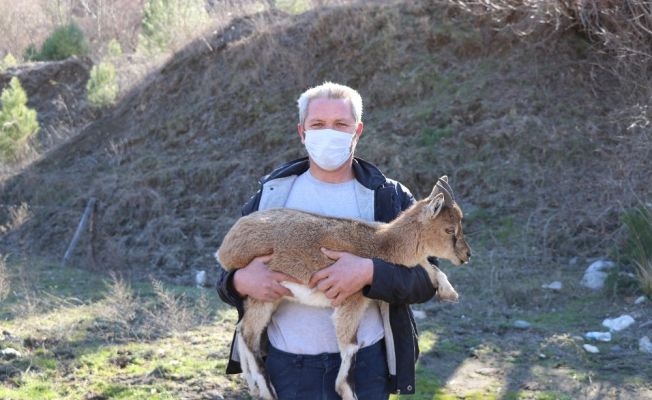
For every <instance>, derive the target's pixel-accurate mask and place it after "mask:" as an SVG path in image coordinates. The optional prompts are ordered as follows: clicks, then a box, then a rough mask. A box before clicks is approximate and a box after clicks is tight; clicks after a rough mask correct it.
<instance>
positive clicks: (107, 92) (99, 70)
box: [86, 63, 118, 108]
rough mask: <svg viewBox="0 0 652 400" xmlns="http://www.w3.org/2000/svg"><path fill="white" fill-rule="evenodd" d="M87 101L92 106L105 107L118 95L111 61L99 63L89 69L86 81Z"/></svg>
mask: <svg viewBox="0 0 652 400" xmlns="http://www.w3.org/2000/svg"><path fill="white" fill-rule="evenodd" d="M86 92H87V94H86V95H87V98H88V101H89V102H90V103H91V105H92V106H93V107H98V108H100V107H106V106H109V105H111V104H113V103H114V102H115V99H116V97H117V96H118V83H117V81H116V73H115V67H114V66H113V64H111V63H99V64H98V65H95V66H93V68H92V69H91V76H90V78H89V79H88V83H86Z"/></svg>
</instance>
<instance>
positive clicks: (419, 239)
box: [215, 176, 471, 400]
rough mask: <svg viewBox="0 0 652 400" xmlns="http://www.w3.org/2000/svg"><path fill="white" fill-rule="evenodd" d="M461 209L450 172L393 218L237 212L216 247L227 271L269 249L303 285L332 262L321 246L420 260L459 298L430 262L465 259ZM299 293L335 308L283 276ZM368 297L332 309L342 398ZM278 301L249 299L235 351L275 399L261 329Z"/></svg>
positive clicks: (445, 295) (443, 294)
mask: <svg viewBox="0 0 652 400" xmlns="http://www.w3.org/2000/svg"><path fill="white" fill-rule="evenodd" d="M461 221H462V210H461V209H460V208H459V206H458V205H457V204H456V203H455V201H454V198H453V194H452V190H451V188H450V186H449V185H448V178H447V177H446V176H443V177H442V178H439V181H438V182H437V184H436V185H435V187H434V188H433V190H432V193H431V194H430V196H428V197H427V198H426V199H423V200H420V201H418V202H416V203H415V204H414V205H412V207H410V208H409V209H407V210H405V211H404V212H403V213H401V214H400V215H399V216H398V217H397V218H396V219H395V220H394V221H392V222H390V223H388V224H386V223H378V222H365V221H359V220H352V219H344V218H331V217H324V216H319V215H316V214H311V213H306V212H302V211H297V210H291V209H270V210H265V211H259V212H255V213H252V214H250V215H248V216H245V217H242V218H240V219H239V220H238V221H237V222H236V224H235V225H234V226H233V227H232V228H231V230H230V231H229V232H228V233H227V234H226V236H225V238H224V240H223V241H222V245H221V246H220V248H219V250H218V251H217V252H216V253H215V256H216V258H217V259H218V261H219V262H220V264H221V265H222V266H223V268H225V269H226V270H233V269H237V268H242V267H245V266H246V265H248V264H249V262H250V261H251V260H253V259H254V258H255V257H257V256H262V255H267V254H272V258H271V260H270V261H269V263H268V266H269V268H270V269H271V270H274V271H281V272H284V273H286V274H288V275H291V276H293V277H295V278H297V279H299V280H300V281H302V282H305V283H306V284H307V283H308V281H309V280H310V276H311V275H312V273H314V272H315V271H318V270H320V269H322V268H325V267H327V266H329V265H331V264H333V262H334V261H333V260H331V259H329V258H328V257H326V256H325V255H324V254H323V253H322V252H321V251H320V248H322V247H324V248H327V249H331V250H336V251H346V252H349V253H352V254H355V255H358V256H360V257H367V258H372V257H375V258H380V259H382V260H384V261H386V262H389V263H393V264H399V265H404V266H407V267H412V266H416V265H420V266H421V267H423V268H424V269H425V270H426V271H427V273H428V276H429V277H430V280H431V282H432V284H433V286H434V287H435V288H438V290H437V296H438V297H439V298H440V299H444V300H451V301H456V300H457V293H456V292H455V289H453V287H452V286H451V284H450V283H449V282H448V279H447V278H446V275H445V274H444V273H443V272H441V271H440V270H439V269H437V268H436V267H434V266H431V265H430V263H429V262H428V261H427V258H428V257H431V256H434V257H440V258H444V259H448V260H450V261H451V262H452V263H454V264H455V265H460V264H462V263H465V262H468V260H469V258H470V257H471V249H470V248H469V246H468V245H467V244H466V242H465V241H464V235H463V233H462V225H461ZM282 284H283V285H284V286H286V287H287V288H289V289H290V290H291V291H292V293H293V295H294V297H291V298H288V297H285V299H288V300H293V301H299V302H301V303H305V304H309V305H313V306H318V307H330V306H331V303H330V300H329V299H328V298H327V297H326V296H325V295H324V294H323V293H322V292H320V291H318V290H317V289H312V290H311V289H308V288H307V287H306V286H304V285H299V284H296V283H291V282H282ZM371 301H374V300H371V299H369V298H367V297H365V296H363V295H362V292H358V293H355V294H353V295H352V296H350V297H349V298H347V299H346V300H345V302H344V303H343V304H342V305H341V306H339V307H336V308H335V311H334V312H333V315H332V319H333V324H334V326H335V333H336V335H337V341H338V347H339V349H340V353H341V356H342V362H341V364H340V369H339V372H338V375H337V379H336V383H335V389H336V391H337V393H338V394H339V395H340V396H342V398H343V399H344V400H355V399H356V396H355V393H354V392H353V390H352V388H351V386H349V384H348V382H347V376H348V374H349V370H350V368H351V363H352V359H353V356H354V355H355V353H356V352H357V350H358V348H359V346H358V345H357V343H356V335H357V330H358V325H359V324H360V319H361V317H362V315H363V313H364V310H365V309H366V308H367V306H368V305H369V304H370V303H371ZM279 304H280V300H279V301H276V302H263V301H258V300H255V299H252V298H247V299H246V300H245V303H244V307H245V314H244V316H243V318H242V320H241V322H240V323H239V324H238V326H237V332H238V333H237V338H236V341H237V350H238V353H239V355H240V363H241V366H242V370H243V374H244V376H245V379H246V381H247V384H248V385H249V389H250V391H251V394H252V395H253V396H257V395H258V394H260V396H261V397H262V398H264V399H266V400H267V399H275V398H276V393H275V391H274V388H273V386H272V385H271V383H270V382H269V378H268V376H267V372H266V371H265V365H264V362H263V359H262V355H261V348H260V343H261V335H262V334H263V332H264V330H265V328H266V327H267V325H268V324H269V322H270V320H271V317H272V314H273V313H274V311H275V310H276V309H277V307H278V305H279Z"/></svg>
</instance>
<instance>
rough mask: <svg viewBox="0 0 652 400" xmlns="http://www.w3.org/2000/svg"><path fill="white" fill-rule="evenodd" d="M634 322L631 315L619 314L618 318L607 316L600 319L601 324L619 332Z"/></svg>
mask: <svg viewBox="0 0 652 400" xmlns="http://www.w3.org/2000/svg"><path fill="white" fill-rule="evenodd" d="M634 322H635V320H634V318H632V316H631V315H627V314H625V315H621V316H620V317H618V318H607V319H605V320H604V321H602V326H604V327H605V328H609V330H610V331H611V332H620V331H622V330H623V329H627V328H628V327H629V326H630V325H632V324H633V323H634Z"/></svg>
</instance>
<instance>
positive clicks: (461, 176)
mask: <svg viewBox="0 0 652 400" xmlns="http://www.w3.org/2000/svg"><path fill="white" fill-rule="evenodd" d="M383 3H384V2H383ZM432 3H433V2H431V1H425V0H424V1H415V2H409V4H379V3H374V4H361V5H344V6H340V7H330V8H327V7H324V8H320V9H317V10H313V11H309V12H307V13H303V14H300V15H288V14H284V13H281V12H273V13H265V14H260V15H256V16H250V17H245V18H241V19H237V20H234V21H233V22H232V24H231V25H230V26H227V27H226V28H225V29H224V30H219V31H217V32H215V33H214V34H213V35H212V36H210V37H207V38H206V40H198V41H197V42H196V43H193V44H191V45H189V46H188V47H186V48H185V49H183V50H182V51H180V52H178V53H177V54H175V55H174V56H173V57H172V58H171V59H170V61H169V62H168V63H167V64H165V65H163V66H162V67H161V68H159V69H157V70H155V71H154V72H152V73H151V74H150V75H149V76H147V78H146V79H144V80H143V81H142V82H140V83H139V84H138V85H135V86H134V89H133V90H132V91H131V92H130V93H129V94H128V95H127V96H125V97H124V99H123V100H122V101H121V102H120V103H119V104H118V105H117V106H116V107H115V108H114V109H112V110H111V111H109V112H107V113H105V114H103V116H102V117H101V118H100V119H97V120H95V121H94V122H93V123H92V124H90V125H89V126H88V127H86V128H85V129H84V130H83V131H82V133H81V134H79V135H77V136H75V137H74V138H72V139H71V140H70V141H68V142H66V143H65V144H63V145H61V146H59V147H57V148H56V149H54V150H52V151H50V152H48V153H46V154H45V155H44V156H43V158H42V159H41V160H39V161H38V162H37V163H34V164H32V165H30V166H29V167H27V168H25V169H24V170H23V171H21V172H20V173H19V174H17V175H15V176H12V177H8V178H5V179H4V180H3V181H1V182H0V226H1V227H0V253H3V254H10V257H9V258H8V261H7V263H8V271H9V272H8V273H7V276H9V278H8V279H9V281H10V282H11V283H12V285H13V289H12V291H11V292H10V294H9V297H7V300H6V301H4V302H3V303H2V305H1V306H0V318H2V319H3V320H4V321H3V325H2V327H3V329H6V330H7V332H9V335H8V334H4V335H5V336H4V338H2V337H0V344H1V345H2V346H1V347H5V346H10V345H11V346H16V347H19V348H20V349H19V350H21V351H22V353H23V356H22V357H21V358H19V359H17V360H14V361H11V362H9V361H5V362H3V363H2V364H0V367H1V368H3V369H0V381H2V384H1V385H0V397H2V396H7V397H11V398H30V396H32V397H34V396H35V395H34V394H33V393H40V394H39V396H41V397H42V398H48V396H49V397H50V398H66V397H67V398H79V396H86V398H89V399H90V398H94V399H104V398H121V397H122V398H142V396H145V395H146V393H149V394H150V396H151V397H152V398H155V397H156V396H159V397H160V398H182V397H183V398H221V397H220V396H223V397H224V398H246V394H245V391H244V390H243V389H242V386H241V382H240V381H239V380H238V378H227V377H224V376H223V375H222V370H223V366H224V362H225V360H224V357H225V354H226V352H227V351H228V344H229V340H230V337H231V336H230V335H231V334H232V328H233V322H234V318H235V315H234V313H233V311H232V310H230V311H227V310H226V309H224V308H222V307H223V306H221V305H218V304H217V300H216V297H215V295H214V294H212V295H210V296H208V298H209V303H210V306H208V307H209V309H211V310H212V313H211V314H209V315H208V317H207V318H205V319H201V318H199V319H198V318H195V317H193V316H192V315H191V316H190V317H189V318H190V319H189V320H188V321H186V322H187V323H188V325H184V329H178V330H176V331H174V330H172V331H170V332H160V331H157V332H154V333H152V332H147V331H146V330H145V331H143V327H144V326H146V322H148V321H150V322H151V321H152V320H151V319H148V316H151V315H152V313H154V311H155V310H160V309H165V304H170V303H169V302H168V303H166V302H165V300H164V299H163V298H162V297H161V295H160V294H157V291H156V289H155V288H154V287H153V285H152V284H151V282H150V280H149V279H146V280H145V281H143V279H142V278H143V277H148V276H149V275H150V274H152V275H155V276H158V277H161V278H163V279H165V280H166V282H169V280H170V279H172V280H175V281H176V283H188V282H190V281H192V280H193V279H194V273H193V271H195V270H201V269H206V270H208V272H209V282H213V279H214V277H213V276H210V274H214V273H215V270H216V269H215V261H214V260H213V257H212V253H213V252H214V251H215V249H216V248H217V247H218V245H219V243H220V241H221V238H222V237H223V235H224V234H225V233H226V231H227V229H228V228H229V227H230V226H231V225H232V223H233V222H234V221H235V220H236V219H237V217H238V216H239V210H240V206H241V205H242V203H243V202H244V201H245V200H246V199H247V198H248V196H249V195H251V194H253V192H254V191H255V190H256V189H257V179H258V178H259V177H260V176H262V175H263V174H265V173H267V172H269V171H270V169H272V168H274V167H275V166H277V165H279V164H281V163H282V162H285V161H287V160H290V159H293V158H296V157H301V156H303V155H304V150H303V148H302V147H301V144H300V141H299V139H298V136H297V134H296V123H297V120H298V117H297V111H296V99H297V97H298V95H299V94H300V93H301V92H302V91H303V90H305V89H306V88H308V87H310V86H312V85H315V84H318V83H321V82H323V81H324V80H333V81H337V82H342V83H345V84H348V85H350V86H353V87H355V88H357V89H359V90H360V92H361V94H362V96H363V99H364V100H365V115H364V121H365V131H364V135H363V137H362V140H361V142H360V145H359V146H358V155H359V156H361V157H363V158H365V159H368V160H370V161H372V162H374V163H376V164H377V165H378V166H379V167H380V168H381V169H382V170H383V171H384V172H385V173H386V174H387V175H388V176H390V177H392V178H395V179H398V180H400V181H402V182H403V183H404V184H406V185H407V186H408V187H409V188H410V189H411V190H412V191H413V192H414V193H415V194H416V195H417V197H419V198H420V197H422V196H424V195H426V194H427V193H429V191H430V190H431V188H432V185H433V183H434V182H435V180H436V178H437V177H439V176H441V175H443V174H447V175H449V177H450V179H451V184H452V187H453V188H454V190H455V192H456V198H457V199H458V200H459V202H460V203H461V206H462V208H463V209H464V212H465V231H466V232H468V234H467V239H468V241H469V243H470V244H471V246H472V247H473V249H474V258H473V261H472V263H471V264H470V265H469V266H465V267H462V268H459V269H453V268H450V267H448V266H444V269H445V270H446V272H447V273H448V274H449V277H450V279H451V282H452V283H453V284H454V285H455V286H456V288H457V289H458V291H459V292H460V294H461V302H460V304H458V305H454V306H452V305H442V304H436V303H429V304H424V305H418V306H415V308H417V309H419V310H420V311H423V314H422V315H424V316H425V319H421V320H419V321H418V322H419V329H420V332H421V336H420V346H421V348H422V354H423V355H422V357H421V359H420V361H419V366H418V372H417V374H418V382H417V387H418V389H417V390H418V395H417V396H415V397H414V398H415V399H432V398H433V397H434V396H437V397H436V398H444V399H447V398H507V399H522V398H528V399H529V398H533V399H550V398H562V399H564V398H573V399H575V398H618V397H620V398H641V399H644V398H652V387H651V386H650V381H651V379H650V378H651V377H652V370H651V369H650V363H649V355H647V354H644V353H642V352H640V351H639V350H638V340H639V338H640V337H641V336H642V335H645V334H648V335H649V326H650V325H649V323H648V322H649V321H650V320H652V309H651V307H652V306H651V305H650V301H649V300H648V301H647V302H646V303H643V304H635V303H634V300H635V298H636V297H637V296H638V295H639V294H640V292H638V291H637V290H638V289H637V288H636V286H633V287H629V288H627V290H625V291H624V292H619V291H617V290H614V289H613V288H617V287H619V285H620V283H619V284H618V285H616V284H612V285H611V286H610V289H612V290H607V291H603V292H590V291H588V290H587V289H584V288H582V287H581V286H580V285H579V283H578V282H579V280H580V278H581V276H582V272H583V271H584V269H585V268H586V266H587V265H588V263H589V262H590V261H592V260H594V259H595V258H598V257H607V256H609V257H615V258H618V257H619V253H620V248H621V243H622V241H623V240H624V236H625V229H624V228H623V226H622V224H621V220H620V218H621V215H622V213H623V211H625V210H627V209H630V208H631V207H634V206H636V205H638V204H640V203H641V202H650V199H651V195H652V187H651V186H650V182H651V181H652V163H651V162H650V159H652V141H651V139H652V138H651V136H652V130H651V128H650V127H651V126H652V125H651V124H650V119H651V118H652V110H651V109H650V106H649V102H650V96H651V94H652V93H651V92H650V87H652V85H650V84H649V82H648V81H646V80H645V79H646V78H645V76H644V75H641V76H639V79H638V80H636V81H631V80H625V79H622V78H623V77H624V76H625V75H623V74H620V72H619V71H621V65H620V64H619V60H621V59H619V58H615V57H613V55H612V54H610V53H609V52H608V51H606V50H605V48H603V47H600V45H598V44H596V43H595V42H594V41H592V39H591V38H589V37H587V35H586V33H584V31H581V30H578V29H577V27H576V26H574V25H572V26H571V25H568V26H564V25H563V26H561V27H560V28H559V29H557V30H555V26H554V25H547V24H541V25H540V26H538V25H537V26H538V28H537V29H535V30H532V33H531V34H529V35H522V33H523V29H521V28H523V27H524V26H527V22H524V20H521V19H519V18H524V19H526V18H527V16H523V15H520V14H518V13H514V15H512V14H510V13H507V14H506V15H507V16H504V15H503V17H504V19H503V20H500V19H492V18H489V17H488V16H487V15H476V13H474V12H471V11H472V10H465V9H463V8H459V7H454V6H448V5H445V4H438V5H434V4H432ZM467 3H468V2H467ZM514 19H515V20H514ZM509 21H511V22H509ZM553 22H554V21H553ZM516 28H519V29H516ZM91 197H94V198H96V199H97V201H98V205H97V210H96V214H95V219H94V224H93V226H94V234H93V235H90V234H88V233H85V234H84V235H83V236H82V239H81V241H80V242H79V244H78V246H77V250H76V252H75V254H73V257H72V263H71V264H72V265H73V267H71V268H66V269H58V268H59V267H58V266H57V264H58V262H59V260H60V258H61V257H62V256H63V253H64V251H65V249H66V246H67V244H68V241H69V240H70V238H71V237H72V235H73V233H74V230H75V228H76V226H77V223H78V221H79V218H80V217H81V214H82V212H83V210H84V207H85V205H86V203H87V201H88V199H89V198H91ZM21 204H23V205H22V206H21ZM91 237H92V239H91ZM91 249H93V251H94V253H95V263H94V262H93V260H92V258H91ZM108 270H115V271H119V272H121V273H122V274H123V275H124V276H127V277H128V280H127V281H128V282H132V283H131V284H132V286H133V287H135V288H137V290H136V294H137V296H140V297H138V298H139V299H141V300H142V301H141V302H140V303H142V305H141V306H139V308H138V309H137V310H138V311H137V312H136V314H135V315H136V316H135V317H134V319H133V320H131V321H129V322H128V323H124V321H123V322H120V321H112V322H111V321H109V322H110V323H108V324H107V321H106V310H107V309H106V308H105V307H107V304H109V305H111V304H113V306H112V307H113V308H109V309H113V310H115V304H116V301H114V300H111V299H115V295H116V290H115V281H114V280H112V279H111V278H110V277H108V276H105V275H104V274H103V273H100V272H101V271H108ZM29 271H32V272H31V273H34V274H35V275H29ZM0 275H2V274H0ZM623 277H624V278H623ZM0 278H2V276H0ZM612 279H613V280H614V281H618V280H620V279H624V280H626V279H627V275H617V274H614V276H612ZM553 280H560V281H562V282H563V285H564V286H563V289H562V290H561V291H559V292H553V291H549V290H545V289H542V288H541V285H542V284H544V283H549V282H550V281H553ZM1 282H2V281H1V279H0V289H1ZM80 282H84V284H81V283H80ZM143 282H145V283H143ZM87 286H88V287H87ZM621 286H622V285H621ZM169 290H173V291H175V293H181V292H184V291H185V292H187V296H189V303H187V306H186V307H187V309H192V308H193V307H194V306H195V305H196V304H199V303H198V300H197V302H195V299H197V298H198V296H199V294H198V293H199V291H195V290H194V289H187V288H186V289H184V288H181V287H176V286H175V287H173V288H172V289H169ZM0 292H1V290H0ZM89 292H90V293H89ZM37 293H40V294H41V296H42V297H45V298H46V300H47V299H50V301H40V300H39V301H36V300H35V299H36V297H38V296H37ZM158 293H160V292H158ZM123 298H124V297H123ZM75 299H76V300H75ZM169 299H170V298H168V300H169ZM137 303H138V302H137ZM30 304H31V305H30ZM184 304H186V303H184ZM623 313H629V314H631V315H633V316H634V317H635V318H636V320H637V324H636V325H635V327H633V328H631V329H629V330H627V331H624V332H622V333H620V334H618V335H614V340H613V341H612V342H611V343H606V344H603V343H598V346H599V347H600V350H601V352H600V353H599V354H588V353H586V352H585V351H584V350H583V349H582V344H583V343H584V341H583V339H582V337H581V336H582V335H583V334H584V333H585V332H586V331H591V330H600V329H601V328H600V322H601V321H602V319H604V318H607V317H615V316H618V315H620V314H623ZM159 316H160V314H159ZM518 319H525V320H527V321H529V322H530V323H531V326H530V328H529V329H526V330H521V329H517V328H515V327H514V321H515V320H518ZM48 321H60V322H59V323H55V324H53V326H49V325H47V324H46V322H48ZM42 324H44V325H46V327H45V328H43V330H42V331H39V330H38V329H37V328H38V326H39V325H42ZM121 327H122V328H121ZM119 328H120V329H126V333H125V331H121V330H118V331H116V329H119ZM61 329H63V331H62V330H61ZM37 334H38V336H39V337H40V338H41V339H42V341H41V342H38V345H34V343H35V342H33V341H31V339H30V340H27V339H28V338H31V337H33V336H34V335H37ZM12 335H13V336H12ZM12 337H16V338H17V339H16V340H13V341H12ZM43 338H52V339H51V340H50V341H46V340H45V339H43ZM193 338H194V339H193ZM41 339H39V340H41ZM188 343H190V345H188ZM184 344H185V345H187V347H184V346H183V345H184ZM182 347H183V348H184V351H186V353H184V354H177V353H174V352H175V351H176V350H174V351H173V350H166V349H180V348H182ZM160 349H163V355H160V354H159V353H158V351H159V350H160ZM170 352H173V353H174V355H173V357H170V356H168V355H169V354H170ZM175 360H176V361H175ZM172 361H174V362H172ZM121 365H122V366H121ZM116 366H118V367H119V368H116ZM193 376H201V377H202V379H200V380H198V379H195V378H193ZM91 377H93V378H91ZM53 382H54V384H53ZM202 382H203V383H202ZM202 385H204V386H202ZM3 390H4V392H3ZM31 390H34V391H33V392H32V391H31ZM39 390H40V392H39ZM42 393H47V396H46V395H43V394H42ZM21 396H22V397H21Z"/></svg>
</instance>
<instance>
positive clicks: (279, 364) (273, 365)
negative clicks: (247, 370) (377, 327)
mask: <svg viewBox="0 0 652 400" xmlns="http://www.w3.org/2000/svg"><path fill="white" fill-rule="evenodd" d="M340 362H341V358H340V354H339V353H323V354H317V355H298V354H292V353H286V352H284V351H281V350H279V349H276V348H274V347H273V346H271V345H270V346H269V353H268V355H267V359H266V360H265V366H266V367H267V373H268V374H269V377H270V379H271V381H272V384H273V385H274V388H275V389H276V394H277V395H278V398H279V400H339V399H340V396H339V395H338V394H337V392H335V378H336V377H337V373H338V371H339V368H340ZM350 373H351V376H352V377H353V390H354V391H355V394H356V396H357V397H358V400H386V399H388V398H389V371H388V370H387V359H386V354H385V341H384V340H381V341H379V342H377V343H375V344H373V345H371V346H367V347H364V348H362V349H360V350H359V351H358V353H357V356H356V358H355V361H354V363H353V368H352V369H351V372H350Z"/></svg>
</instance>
